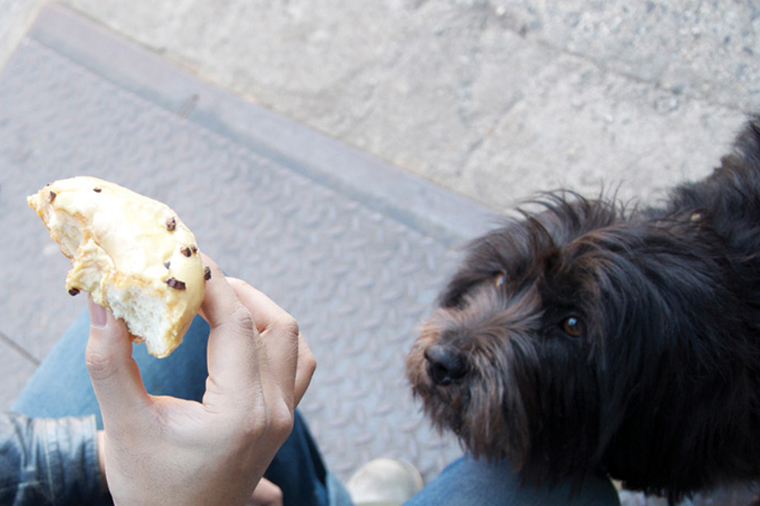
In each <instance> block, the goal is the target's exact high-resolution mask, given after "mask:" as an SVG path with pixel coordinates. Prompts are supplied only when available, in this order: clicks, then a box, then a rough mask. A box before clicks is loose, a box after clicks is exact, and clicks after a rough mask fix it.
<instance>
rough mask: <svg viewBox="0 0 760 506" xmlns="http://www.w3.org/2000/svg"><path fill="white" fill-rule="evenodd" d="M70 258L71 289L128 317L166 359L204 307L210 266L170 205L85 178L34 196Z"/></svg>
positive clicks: (134, 331) (139, 336)
mask: <svg viewBox="0 0 760 506" xmlns="http://www.w3.org/2000/svg"><path fill="white" fill-rule="evenodd" d="M27 202H28V203H29V205H30V206H31V207H33V208H34V210H35V211H37V214H38V215H39V216H40V218H42V221H43V223H44V224H45V226H46V227H47V228H48V230H49V231H50V237H51V238H52V239H53V240H54V241H56V242H58V244H59V245H60V247H61V252H62V253H63V254H64V255H66V256H67V257H68V258H70V259H71V263H72V268H71V270H70V271H69V273H68V276H67V277H66V289H67V290H68V292H69V294H70V295H77V294H78V293H79V292H81V291H86V292H89V293H90V295H91V296H92V299H93V300H94V301H95V303H97V304H99V305H101V306H103V307H108V308H111V311H113V314H114V316H116V317H117V318H121V319H123V320H124V322H126V324H127V327H128V328H129V332H130V334H131V335H132V340H133V341H134V342H137V343H139V342H145V343H146V346H147V349H148V353H150V354H151V355H155V356H156V357H166V356H168V355H169V354H170V353H171V352H172V351H174V349H175V348H176V347H177V346H179V344H180V343H181V342H182V337H183V336H184V334H185V332H186V331H187V329H188V327H189V326H190V323H191V321H192V319H193V317H194V316H195V314H196V313H197V312H198V309H199V308H200V305H201V303H202V302H203V296H204V293H205V286H204V285H205V281H204V280H205V279H208V277H209V276H210V271H209V270H208V269H207V268H206V269H204V267H203V262H202V260H201V255H200V254H199V251H198V246H197V245H196V242H195V237H194V236H193V234H192V232H190V230H189V229H188V228H187V227H186V226H185V224H184V223H183V222H182V220H180V219H179V217H178V216H177V214H176V213H175V212H174V211H172V210H171V209H170V208H169V207H168V206H167V205H165V204H163V203H161V202H158V201H155V200H153V199H150V198H148V197H145V196H143V195H139V194H137V193H135V192H133V191H131V190H128V189H126V188H123V187H121V186H119V185H116V184H114V183H110V182H107V181H103V180H101V179H97V178H94V177H86V176H79V177H73V178H70V179H62V180H60V181H56V182H54V183H50V184H48V185H47V186H45V187H44V188H42V189H41V190H40V191H39V192H37V193H36V194H34V195H31V196H30V197H28V198H27Z"/></svg>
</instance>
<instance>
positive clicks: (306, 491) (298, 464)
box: [0, 311, 349, 506]
mask: <svg viewBox="0 0 760 506" xmlns="http://www.w3.org/2000/svg"><path fill="white" fill-rule="evenodd" d="M89 329H90V318H89V315H88V314H87V312H86V311H84V312H83V313H82V314H80V315H79V317H78V318H77V319H76V320H75V321H74V323H73V324H72V325H71V326H70V327H69V329H68V330H67V331H66V333H65V334H64V335H63V337H62V338H61V340H60V341H59V342H58V343H57V344H56V346H55V347H54V348H53V350H51V352H50V353H49V354H48V356H47V357H46V358H45V360H44V361H43V363H42V364H41V365H40V367H39V368H38V369H37V371H36V372H35V374H34V376H33V377H32V379H31V380H30V381H29V383H28V384H27V386H26V387H25V389H24V391H23V392H22V393H21V395H20V396H19V398H18V400H17V401H16V403H15V404H14V406H13V410H14V411H16V412H19V413H24V414H26V415H28V416H32V417H42V418H59V417H63V416H90V417H92V415H95V417H96V419H97V425H98V427H99V428H102V427H103V422H102V419H101V417H100V409H99V408H98V404H97V400H96V398H95V393H94V391H93V389H92V384H91V383H90V376H89V373H88V372H87V367H86V365H85V360H84V353H85V349H86V347H87V339H88V336H89ZM208 334H209V327H208V324H207V323H206V322H205V320H203V318H201V317H196V318H195V320H194V321H193V324H192V325H191V327H190V329H189V330H188V332H187V334H185V338H184V341H183V344H182V345H181V346H180V347H179V348H177V349H176V350H175V351H174V353H172V354H171V355H170V356H169V357H167V358H164V359H156V358H155V357H152V356H150V355H148V353H147V352H146V350H145V345H136V346H135V347H134V352H133V357H134V358H135V361H136V362H137V363H138V365H139V367H140V373H141V375H142V379H143V383H144V384H145V387H146V389H147V391H148V392H149V393H151V394H153V395H171V396H174V397H179V398H182V399H188V400H196V401H200V400H201V399H202V397H203V393H204V391H205V387H206V377H207V375H208V372H207V369H206V345H207V342H208ZM90 423H92V422H90ZM3 437H4V434H3V433H0V439H2V438H3ZM79 437H81V436H79ZM88 437H91V438H94V437H95V433H94V430H93V431H91V433H90V434H89V436H88ZM90 444H91V445H95V441H94V440H92V441H90ZM69 457H72V458H73V457H75V456H74V455H71V456H69ZM90 457H92V455H91V456H90ZM94 458H95V460H92V459H91V458H90V459H87V465H88V466H90V468H92V467H93V466H94V468H95V470H97V456H96V455H95V456H94ZM70 463H71V464H73V463H74V461H73V460H72V461H71V462H70ZM77 464H79V463H77ZM265 476H266V477H267V478H268V479H270V480H271V481H272V482H274V483H276V484H277V485H278V486H280V488H281V489H282V490H283V496H284V499H285V505H286V506H291V505H292V506H295V505H303V506H325V505H329V506H348V504H349V503H346V502H345V500H346V497H347V495H346V492H345V490H344V489H343V487H342V485H341V484H340V483H338V482H337V480H335V479H334V478H332V477H331V476H330V474H329V472H328V471H327V470H326V469H325V467H324V464H323V463H322V457H321V456H320V454H319V451H318V449H317V447H316V444H315V442H314V440H313V439H312V436H311V434H310V433H309V430H308V427H307V426H306V423H305V422H304V420H303V419H302V417H301V416H300V414H298V413H297V414H296V419H295V424H294V428H293V433H292V434H291V435H290V437H289V438H288V440H287V441H286V442H285V444H284V445H283V446H282V448H281V449H280V451H279V452H278V454H277V455H276V456H275V458H274V461H273V462H272V465H271V466H270V468H269V470H268V471H267V473H266V474H265ZM98 477H99V473H98ZM70 485H72V486H73V485H74V483H70ZM329 500H333V501H336V502H328V501H329ZM0 504H5V503H2V502H0ZM28 504H36V503H34V502H32V503H28ZM69 504H78V503H77V502H74V503H69Z"/></svg>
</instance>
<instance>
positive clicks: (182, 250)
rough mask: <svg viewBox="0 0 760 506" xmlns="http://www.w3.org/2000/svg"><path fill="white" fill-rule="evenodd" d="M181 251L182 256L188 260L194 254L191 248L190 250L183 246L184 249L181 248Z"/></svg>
mask: <svg viewBox="0 0 760 506" xmlns="http://www.w3.org/2000/svg"><path fill="white" fill-rule="evenodd" d="M180 251H181V252H182V254H183V255H185V256H186V257H187V258H190V255H192V254H193V252H192V251H190V248H188V247H187V246H182V248H180Z"/></svg>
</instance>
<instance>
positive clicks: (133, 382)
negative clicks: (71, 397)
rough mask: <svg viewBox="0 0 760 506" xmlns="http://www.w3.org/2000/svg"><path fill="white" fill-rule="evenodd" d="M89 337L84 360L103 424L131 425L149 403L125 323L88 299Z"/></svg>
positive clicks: (90, 298)
mask: <svg viewBox="0 0 760 506" xmlns="http://www.w3.org/2000/svg"><path fill="white" fill-rule="evenodd" d="M87 305H88V308H89V310H90V321H91V324H90V338H89V340H88V342H87V351H86V353H85V360H86V363H87V370H88V371H89V373H90V379H91V380H92V386H93V389H94V390H95V396H96V397H97V399H98V404H99V405H100V410H101V413H102V415H103V421H104V423H105V424H106V425H109V424H111V423H117V422H118V423H121V422H124V423H130V420H132V419H133V417H134V416H135V415H137V414H139V413H140V411H141V410H142V408H144V407H145V406H147V405H148V404H149V401H150V397H149V396H148V393H147V392H146V391H145V386H144V385H143V382H142V378H141V377H140V370H139V369H138V367H137V364H136V363H135V361H134V360H133V359H132V341H131V339H130V336H129V331H128V330H127V326H126V324H125V323H124V322H123V321H122V320H118V319H116V318H114V316H113V313H111V311H110V310H107V309H105V308H103V307H101V306H99V305H98V304H96V303H95V302H94V301H93V300H92V297H89V296H88V298H87Z"/></svg>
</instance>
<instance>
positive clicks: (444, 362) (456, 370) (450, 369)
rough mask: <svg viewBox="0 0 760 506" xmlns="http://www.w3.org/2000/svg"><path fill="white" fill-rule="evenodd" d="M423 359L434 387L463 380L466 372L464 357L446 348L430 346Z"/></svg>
mask: <svg viewBox="0 0 760 506" xmlns="http://www.w3.org/2000/svg"><path fill="white" fill-rule="evenodd" d="M425 359H427V361H428V371H429V373H430V378H431V379H432V380H433V383H435V384H436V385H441V386H446V385H449V384H451V383H452V382H454V381H456V380H458V379H461V378H463V377H464V375H465V373H466V372H467V363H466V362H465V359H464V356H463V355H462V354H461V353H459V352H458V351H456V350H454V349H452V348H451V347H448V346H440V345H434V346H430V347H429V348H427V349H426V350H425Z"/></svg>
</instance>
